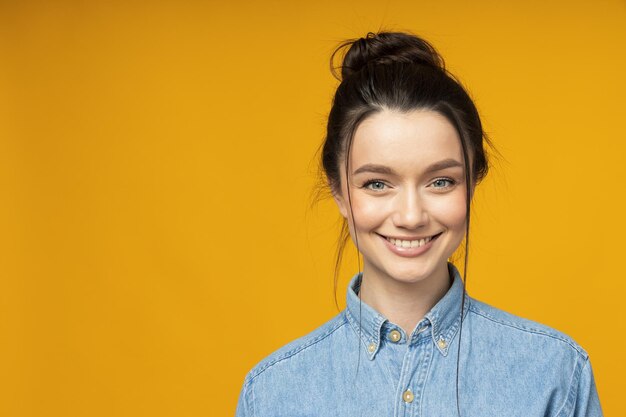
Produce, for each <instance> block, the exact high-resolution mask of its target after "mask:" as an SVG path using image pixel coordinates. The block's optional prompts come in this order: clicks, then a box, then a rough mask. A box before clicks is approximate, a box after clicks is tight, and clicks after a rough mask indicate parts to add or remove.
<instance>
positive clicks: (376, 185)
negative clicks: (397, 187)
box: [363, 181, 385, 191]
mask: <svg viewBox="0 0 626 417" xmlns="http://www.w3.org/2000/svg"><path fill="white" fill-rule="evenodd" d="M363 188H368V189H370V190H374V191H382V190H384V189H385V183H384V182H382V181H368V182H366V183H365V185H363Z"/></svg>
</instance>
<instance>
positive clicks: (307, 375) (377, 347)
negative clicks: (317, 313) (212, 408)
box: [236, 264, 602, 417]
mask: <svg viewBox="0 0 626 417" xmlns="http://www.w3.org/2000/svg"><path fill="white" fill-rule="evenodd" d="M448 269H449V271H450V276H451V277H452V281H453V282H452V286H451V287H450V289H449V290H448V292H447V293H446V295H445V296H444V297H443V298H442V299H441V300H439V302H438V303H437V304H436V305H435V306H434V307H433V308H432V309H431V310H430V312H428V314H426V316H425V317H424V318H423V319H422V320H421V321H420V322H419V323H418V325H417V326H416V328H415V329H414V330H413V332H412V333H411V334H406V333H405V332H404V331H403V330H402V329H401V328H400V327H399V326H397V325H396V324H394V323H392V322H390V321H389V320H388V319H386V318H385V317H384V316H383V315H381V314H380V313H378V312H377V311H376V310H374V309H373V308H371V307H370V306H368V305H367V304H365V303H363V302H361V301H360V299H359V298H358V296H357V293H358V290H359V286H360V282H361V277H362V274H361V273H359V274H356V275H355V276H354V277H353V278H352V280H351V282H350V286H349V288H348V295H347V306H346V309H345V310H343V311H342V312H341V313H339V314H338V315H337V316H336V317H335V318H333V319H332V320H330V321H329V322H327V323H325V324H324V325H322V326H321V327H319V328H318V329H316V330H314V331H313V332H311V333H309V334H308V335H306V336H304V337H302V338H300V339H297V340H295V341H293V342H291V343H289V344H287V345H286V346H284V347H283V348H281V349H279V350H278V351H276V352H274V353H273V354H271V355H270V356H268V357H267V358H265V359H264V360H263V361H261V362H260V363H259V364H258V365H256V366H255V367H254V368H253V369H252V370H251V371H250V372H249V373H248V375H247V376H246V378H245V382H244V385H243V388H242V390H241V394H240V397H239V404H238V406H237V414H236V416H237V417H252V416H254V417H270V416H271V417H280V416H285V417H286V416H289V417H296V416H316V417H331V416H332V417H337V416H351V417H353V416H372V417H382V416H424V417H434V416H442V417H443V416H445V417H454V416H457V402H456V378H457V372H456V369H457V352H458V347H459V346H458V343H459V329H460V328H461V329H462V330H461V332H462V335H461V338H460V339H461V350H460V361H459V372H458V378H459V387H458V392H459V408H460V412H461V415H462V416H463V417H482V416H485V417H502V416H507V417H508V416H520V417H535V416H537V417H539V416H559V417H566V416H567V417H570V416H572V417H573V416H576V417H582V416H587V417H598V416H602V410H601V408H600V403H599V400H598V394H597V391H596V386H595V383H594V378H593V373H592V369H591V364H590V363H589V356H588V355H587V353H586V352H585V351H584V350H583V349H582V348H581V347H580V346H579V345H578V344H577V343H576V342H574V341H573V340H572V339H571V338H569V337H568V336H566V335H565V334H563V333H560V332H558V331H556V330H553V329H551V328H549V327H547V326H544V325H541V324H538V323H535V322H533V321H530V320H526V319H522V318H519V317H516V316H514V315H511V314H509V313H506V312H504V311H502V310H498V309H496V308H494V307H491V306H489V305H487V304H485V303H482V302H480V301H477V300H475V299H473V298H471V297H469V296H468V295H467V294H466V298H465V300H466V301H465V306H464V312H463V317H464V319H463V326H460V323H461V320H460V318H461V314H460V311H461V296H462V294H463V283H462V281H461V277H460V276H459V272H458V270H457V269H456V268H455V267H454V266H453V265H452V264H448Z"/></svg>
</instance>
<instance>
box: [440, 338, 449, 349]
mask: <svg viewBox="0 0 626 417" xmlns="http://www.w3.org/2000/svg"><path fill="white" fill-rule="evenodd" d="M437 345H438V346H439V347H440V348H441V349H445V348H446V346H448V343H447V342H446V341H445V339H439V341H438V342H437Z"/></svg>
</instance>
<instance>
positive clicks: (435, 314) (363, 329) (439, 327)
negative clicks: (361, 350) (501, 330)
mask: <svg viewBox="0 0 626 417" xmlns="http://www.w3.org/2000/svg"><path fill="white" fill-rule="evenodd" d="M448 271H449V273H450V276H451V277H452V279H453V281H452V286H451V287H450V289H449V290H448V292H447V293H446V294H445V295H444V296H443V298H441V299H440V300H439V301H438V302H437V304H435V305H434V306H433V308H431V309H430V311H429V312H428V313H426V315H425V316H424V318H423V319H422V320H421V321H420V322H419V323H418V325H417V326H416V329H415V331H413V334H412V335H407V336H408V337H410V338H411V340H410V343H416V342H417V340H418V337H419V334H420V333H422V332H425V331H429V332H430V337H431V339H432V342H433V343H434V344H435V346H436V348H437V350H438V351H439V352H440V353H441V354H442V355H443V356H447V355H448V349H449V347H450V345H451V342H452V341H453V340H454V337H455V336H456V334H457V332H458V329H459V326H460V324H461V318H460V314H459V312H460V309H461V295H462V294H463V280H462V279H461V275H460V274H459V271H458V270H457V268H456V267H455V266H454V265H453V264H451V263H448ZM362 278H363V273H362V272H359V273H357V274H355V275H354V276H353V277H352V279H351V280H350V284H349V285H348V294H347V303H346V317H347V319H348V322H349V323H350V325H351V326H352V328H353V329H354V331H355V332H356V333H357V335H359V337H360V339H361V341H362V342H363V345H364V347H365V351H366V353H367V355H368V357H369V359H370V360H371V359H374V357H375V356H376V353H377V352H378V350H379V348H380V345H381V339H382V337H383V327H384V325H385V323H388V324H391V322H389V320H388V319H387V318H386V317H385V316H383V315H382V314H380V313H379V312H378V311H376V310H375V309H374V308H372V307H371V306H369V305H367V304H366V303H364V302H362V301H361V299H360V298H359V297H358V295H357V293H358V291H359V289H360V287H361V279H362ZM468 308H469V296H468V295H467V293H466V294H465V304H464V308H463V317H465V314H466V313H467V310H468ZM359 317H360V320H359ZM359 323H360V325H359ZM428 328H430V330H428ZM419 339H421V337H420V338H419Z"/></svg>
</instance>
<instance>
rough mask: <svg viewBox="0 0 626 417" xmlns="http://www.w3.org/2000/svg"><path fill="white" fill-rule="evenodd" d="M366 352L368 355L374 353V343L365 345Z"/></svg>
mask: <svg viewBox="0 0 626 417" xmlns="http://www.w3.org/2000/svg"><path fill="white" fill-rule="evenodd" d="M367 350H368V351H369V353H374V351H375V350H376V343H374V342H372V343H370V344H369V345H367Z"/></svg>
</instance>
